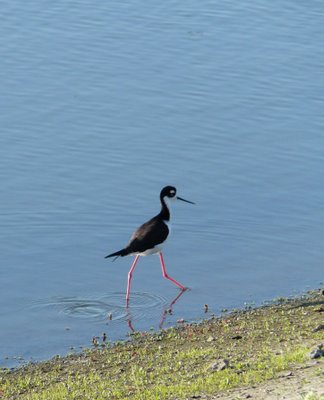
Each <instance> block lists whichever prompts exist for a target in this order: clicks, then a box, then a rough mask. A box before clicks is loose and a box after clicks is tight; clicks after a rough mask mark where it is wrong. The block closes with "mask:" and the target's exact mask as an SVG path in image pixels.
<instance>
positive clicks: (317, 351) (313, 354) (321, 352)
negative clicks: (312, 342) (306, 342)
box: [309, 344, 324, 359]
mask: <svg viewBox="0 0 324 400" xmlns="http://www.w3.org/2000/svg"><path fill="white" fill-rule="evenodd" d="M309 357H310V358H311V359H314V358H320V357H324V350H323V345H322V344H319V345H318V346H317V349H314V350H312V351H311V352H310V354H309Z"/></svg>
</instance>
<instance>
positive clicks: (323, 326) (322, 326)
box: [313, 324, 324, 332]
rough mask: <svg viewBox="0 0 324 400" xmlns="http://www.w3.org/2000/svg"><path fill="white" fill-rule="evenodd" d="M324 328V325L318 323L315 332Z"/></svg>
mask: <svg viewBox="0 0 324 400" xmlns="http://www.w3.org/2000/svg"><path fill="white" fill-rule="evenodd" d="M322 330H324V325H323V324H320V325H318V326H317V327H316V328H315V329H313V332H318V331H322Z"/></svg>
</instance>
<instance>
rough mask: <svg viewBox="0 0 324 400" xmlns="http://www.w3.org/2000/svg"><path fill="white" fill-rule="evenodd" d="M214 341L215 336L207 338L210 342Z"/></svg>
mask: <svg viewBox="0 0 324 400" xmlns="http://www.w3.org/2000/svg"><path fill="white" fill-rule="evenodd" d="M214 341H215V338H214V336H209V338H208V339H207V342H208V343H210V342H214Z"/></svg>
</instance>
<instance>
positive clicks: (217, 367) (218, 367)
mask: <svg viewBox="0 0 324 400" xmlns="http://www.w3.org/2000/svg"><path fill="white" fill-rule="evenodd" d="M228 367H229V361H228V360H226V359H225V358H224V359H222V360H216V362H214V363H212V364H211V365H210V366H209V367H208V370H209V371H213V372H218V371H223V370H224V369H226V368H228Z"/></svg>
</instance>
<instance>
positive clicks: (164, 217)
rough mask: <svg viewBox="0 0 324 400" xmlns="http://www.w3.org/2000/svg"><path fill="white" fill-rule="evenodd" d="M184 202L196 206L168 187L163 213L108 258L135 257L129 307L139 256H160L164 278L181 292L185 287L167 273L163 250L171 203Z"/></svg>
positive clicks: (161, 196)
mask: <svg viewBox="0 0 324 400" xmlns="http://www.w3.org/2000/svg"><path fill="white" fill-rule="evenodd" d="M171 200H182V201H185V202H186V203H191V204H194V203H193V202H192V201H189V200H185V199H183V198H181V197H179V196H177V190H176V188H175V187H174V186H166V187H164V188H163V189H162V190H161V193H160V201H161V211H160V212H159V214H158V215H156V216H155V217H153V218H152V219H150V220H149V221H147V222H145V223H144V224H143V225H141V226H140V227H139V228H138V229H137V230H136V231H135V232H134V233H133V235H132V236H131V238H130V241H129V243H128V244H127V246H126V247H125V248H123V249H121V250H119V251H116V252H115V253H112V254H109V255H108V256H106V257H105V258H108V257H124V256H128V255H135V259H134V261H133V264H132V266H131V268H130V270H129V272H128V280H127V291H126V304H127V305H128V301H129V294H130V283H131V280H132V275H133V271H134V268H135V266H136V263H137V261H138V258H139V256H147V255H150V254H159V256H160V262H161V267H162V274H163V277H164V278H166V279H169V280H170V281H171V282H173V283H174V284H175V285H177V286H178V287H179V288H180V289H181V290H185V287H184V286H183V285H181V283H179V282H177V281H176V280H175V279H173V278H171V276H169V275H168V274H167V272H166V269H165V264H164V261H163V256H162V248H163V245H164V243H165V241H166V240H167V238H168V236H169V234H170V210H169V201H171Z"/></svg>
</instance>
